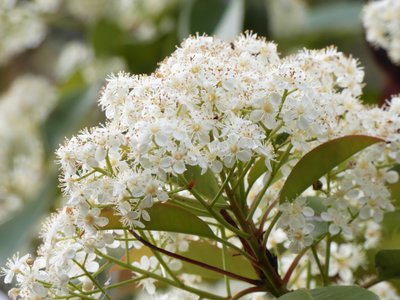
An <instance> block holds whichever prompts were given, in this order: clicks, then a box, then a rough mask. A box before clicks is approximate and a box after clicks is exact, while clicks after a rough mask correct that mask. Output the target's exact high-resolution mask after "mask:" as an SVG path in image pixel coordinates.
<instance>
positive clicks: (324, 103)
mask: <svg viewBox="0 0 400 300" xmlns="http://www.w3.org/2000/svg"><path fill="white" fill-rule="evenodd" d="M363 76H364V73H363V70H362V68H360V67H359V65H358V62H357V60H355V59H354V58H352V57H347V56H345V55H344V54H343V53H341V52H339V51H337V49H335V48H326V49H323V50H303V51H300V52H298V53H296V54H293V55H291V56H288V57H285V58H281V57H280V56H279V54H278V52H277V47H276V45H275V44H273V43H270V42H266V41H265V40H264V39H262V38H258V37H257V36H255V35H251V34H245V35H241V36H239V37H238V38H237V39H236V40H234V41H232V42H230V43H229V42H224V41H221V40H219V39H217V38H214V37H208V36H197V37H191V38H188V39H187V40H185V41H184V42H183V43H182V45H181V46H180V47H179V48H178V49H177V50H176V51H175V52H174V53H173V54H172V55H171V56H170V57H168V58H166V59H165V60H164V61H163V62H161V63H160V65H159V67H158V69H157V70H156V71H155V72H154V73H153V74H151V75H148V76H147V75H140V76H131V75H129V74H126V73H119V74H117V75H112V76H110V77H109V78H108V83H107V85H106V86H105V87H104V89H103V90H102V93H101V96H100V98H99V103H100V106H101V107H102V108H103V110H104V111H105V114H106V117H107V122H106V123H105V124H104V125H101V126H98V127H96V128H92V129H89V130H84V131H82V132H81V133H80V134H79V135H77V136H74V137H72V138H71V139H69V140H67V141H66V142H65V144H64V145H63V146H62V147H60V148H59V149H58V151H57V155H58V159H59V163H60V165H61V171H62V174H61V177H60V181H61V184H62V189H63V192H64V194H65V197H66V198H67V200H66V201H67V202H66V205H65V207H64V208H63V209H62V210H60V211H59V212H58V213H56V214H54V215H53V216H52V217H51V218H50V219H49V220H48V221H47V222H46V224H45V226H44V229H43V231H42V238H43V244H42V246H41V247H40V248H39V251H38V258H36V259H32V258H31V257H27V256H23V257H22V258H19V257H18V256H16V257H14V259H13V260H10V261H9V263H8V265H7V267H6V268H4V269H3V275H5V280H6V282H7V283H9V282H11V280H12V278H13V277H14V275H15V278H16V281H17V288H15V289H13V290H12V291H11V292H10V295H18V296H19V297H21V298H22V299H33V298H35V297H36V298H35V299H54V298H57V299H67V298H68V299H75V298H76V299H78V298H79V297H81V296H82V295H85V297H89V299H99V298H102V297H106V298H109V296H108V292H109V291H110V290H111V289H113V288H114V287H117V286H118V285H117V284H116V283H113V282H112V281H113V279H112V278H111V276H109V275H107V273H106V276H99V275H100V274H102V273H103V272H104V271H105V270H107V269H108V268H109V266H110V264H111V263H113V264H117V265H119V267H125V268H128V269H129V270H130V271H132V277H131V279H130V281H129V283H133V282H135V283H140V284H141V285H142V286H143V287H144V289H145V290H146V291H147V292H148V293H150V294H152V295H155V294H159V292H158V291H157V289H156V287H155V286H154V284H155V282H156V281H164V282H167V283H168V284H171V285H172V286H175V287H177V288H180V289H183V290H185V291H186V292H189V293H191V294H197V295H200V296H206V297H209V296H210V294H206V295H204V293H203V292H202V290H201V288H200V287H199V284H200V283H199V281H201V278H200V279H199V276H193V274H190V271H187V270H186V271H185V270H184V269H182V264H181V263H180V261H179V258H177V257H176V256H173V255H172V256H171V255H168V253H172V252H179V253H185V251H188V248H190V247H188V245H190V244H191V243H194V242H198V241H197V239H201V238H199V237H193V236H191V235H185V234H176V233H165V232H153V231H150V230H146V224H147V223H148V222H151V221H152V217H151V215H150V213H149V211H150V210H151V208H152V207H153V206H154V205H155V204H159V203H169V202H171V203H173V204H174V205H178V206H179V205H181V206H182V207H186V208H188V205H189V208H190V205H192V204H193V203H196V204H198V205H197V206H192V209H193V210H195V209H196V210H197V211H200V212H202V213H204V211H206V212H208V213H209V215H206V216H201V214H200V218H202V220H204V221H206V222H208V224H209V226H210V227H211V228H212V229H213V232H214V234H215V235H216V236H217V237H219V241H221V240H222V241H223V240H224V239H226V237H227V236H228V237H229V238H228V239H227V240H226V243H228V246H230V247H232V248H233V249H237V250H238V251H241V253H242V252H243V249H242V248H246V247H245V245H246V242H243V239H240V238H238V236H239V237H240V232H239V231H238V230H237V227H235V226H233V225H232V224H233V223H235V218H237V221H238V222H239V223H240V229H241V230H243V231H244V232H245V233H244V234H246V230H247V229H248V228H247V227H246V226H247V225H248V226H249V228H250V229H249V230H251V228H253V227H254V228H260V232H261V233H262V234H263V232H267V233H268V235H267V236H266V237H265V243H266V244H267V245H268V247H270V250H273V251H274V252H276V253H279V254H280V255H279V259H277V265H278V266H277V268H276V272H277V274H278V273H281V272H285V271H287V270H288V268H289V263H288V262H289V261H290V260H291V259H293V253H299V252H301V251H304V250H307V249H309V248H310V247H311V246H312V245H315V248H316V249H314V250H315V257H314V258H312V257H309V258H308V260H307V262H308V261H309V262H310V263H313V264H315V259H318V258H319V257H320V258H321V259H324V257H323V256H324V251H323V248H324V247H325V248H326V247H330V248H331V249H332V256H331V258H330V260H331V261H332V262H331V265H332V268H331V270H330V272H331V273H329V275H330V276H337V278H338V282H343V283H353V276H352V272H353V271H354V270H357V269H358V268H359V267H361V266H362V261H363V256H362V255H359V256H358V257H359V259H360V261H358V260H357V261H356V260H354V259H353V257H352V255H351V253H352V251H358V252H357V253H362V252H363V250H362V248H361V247H359V245H357V244H356V243H354V244H353V243H352V241H356V240H360V243H365V245H373V244H374V243H376V238H375V236H376V235H374V234H373V232H374V230H375V231H376V230H377V229H376V227H378V228H379V225H378V223H379V222H381V221H382V217H383V213H384V212H386V211H391V210H393V209H394V207H393V205H392V203H391V200H390V197H391V196H390V191H389V189H388V187H387V185H388V184H391V183H395V182H397V180H398V174H397V172H395V171H393V170H392V166H393V164H394V163H396V162H397V163H398V162H400V156H399V155H398V153H399V151H398V149H399V145H400V144H399V134H398V130H399V128H400V117H399V113H400V98H399V97H394V98H393V99H392V100H391V104H390V105H389V104H388V105H387V106H385V107H384V108H371V107H365V106H363V105H362V104H361V102H360V99H359V97H360V95H361V93H362V85H363ZM358 134H363V135H371V136H377V137H380V138H382V139H384V140H385V141H386V143H380V144H377V145H374V146H372V147H369V148H368V149H366V150H365V151H363V152H361V153H360V154H358V155H356V156H354V157H353V158H352V159H351V160H349V161H348V162H346V164H345V165H344V166H341V167H337V168H336V169H334V170H333V171H332V172H331V174H330V176H329V178H325V177H324V178H322V179H321V181H320V182H318V184H317V185H316V186H315V187H314V188H309V189H308V190H306V191H305V192H304V193H303V194H302V195H300V196H299V197H298V198H297V199H295V200H294V201H292V202H285V203H283V204H281V205H277V201H276V199H278V198H279V192H280V189H281V188H282V185H283V183H284V182H285V180H286V178H287V177H288V175H289V174H290V172H291V170H292V168H293V166H294V165H295V164H296V162H297V161H298V160H299V159H300V158H301V157H302V156H304V154H306V153H308V151H310V150H311V149H313V148H314V147H316V146H318V145H320V144H322V143H324V142H326V141H329V140H332V139H335V138H338V137H342V136H346V135H358ZM260 161H261V162H262V164H263V165H262V167H263V168H264V171H263V175H262V176H261V177H260V178H259V179H258V180H256V181H255V182H254V183H252V185H249V184H247V182H248V181H247V180H246V179H247V178H248V176H249V170H251V168H252V166H254V165H255V164H256V163H257V162H260ZM193 169H196V170H198V171H199V173H200V174H202V175H203V176H209V177H212V178H214V179H215V181H216V182H217V184H218V186H220V187H221V193H220V195H215V196H216V198H215V199H216V200H215V202H214V201H212V203H211V204H210V203H207V202H204V199H203V198H202V197H201V195H200V194H199V193H198V192H197V191H201V190H202V189H204V190H206V189H208V188H209V187H208V186H196V189H193V187H192V186H191V183H190V182H187V179H186V177H185V175H186V174H187V173H188V172H190V171H192V170H193ZM235 176H236V177H235ZM232 178H236V180H237V181H232ZM238 186H239V187H238ZM240 189H242V190H243V191H245V192H243V193H241V192H237V193H236V192H235V191H237V190H240ZM231 193H232V194H233V195H232V194H231ZM238 195H240V196H241V197H242V198H241V199H239V200H238V201H239V202H240V201H241V205H242V213H243V214H244V218H246V222H240V220H241V219H240V218H241V217H243V216H242V215H241V213H240V212H238V211H237V210H235V206H234V205H235V203H234V200H232V199H237V197H238ZM217 196H220V197H222V199H223V201H225V202H226V203H228V204H229V206H227V208H226V209H229V208H230V209H232V211H231V214H229V213H227V212H226V211H225V212H224V211H223V210H222V211H217V210H215V209H214V207H215V206H214V205H215V203H216V201H217V200H218V197H217ZM316 198H318V201H319V203H321V205H320V206H319V207H315V205H314V204H313V201H311V200H312V199H316ZM211 200H212V199H211ZM188 203H189V204H188ZM193 205H194V204H193ZM199 205H200V207H201V206H203V208H200V209H199ZM105 210H108V211H110V210H111V211H112V212H113V214H111V215H110V214H105V213H104V212H105ZM232 216H234V217H232ZM224 220H225V221H224ZM116 221H118V223H119V224H120V227H119V228H118V229H114V230H113V228H112V227H111V226H109V227H107V226H108V225H110V223H113V224H114V223H115V222H116ZM227 223H228V224H227ZM249 224H250V225H249ZM229 225H230V226H229ZM252 226H253V227H252ZM367 227H368V228H369V232H371V234H370V235H367V240H362V239H360V233H362V232H363V230H365V228H367ZM321 228H326V232H325V233H324V234H325V235H329V237H330V238H331V239H332V238H334V237H335V236H339V235H340V236H341V240H340V244H338V243H336V242H331V241H329V242H326V243H324V242H321ZM247 233H249V232H247ZM369 236H370V237H371V238H369ZM268 238H269V240H268ZM228 240H229V241H228ZM267 240H268V241H267ZM143 241H144V243H143ZM343 241H344V242H343ZM241 242H242V244H240V243H241ZM255 242H257V240H256V241H255ZM149 243H150V244H152V245H153V248H152V249H154V247H155V248H157V249H161V248H163V249H168V251H164V252H161V253H157V252H155V253H154V252H150V253H148V252H146V251H144V250H143V255H140V256H139V257H136V259H134V258H131V259H129V253H130V251H131V250H138V249H144V248H146V247H143V246H144V245H145V246H148V245H149ZM210 243H213V244H215V245H217V243H215V242H210ZM218 245H219V244H218ZM225 246H226V245H225ZM319 247H320V248H321V249H319ZM244 250H246V249H244ZM156 253H157V254H156ZM353 253H354V252H353ZM118 255H119V257H120V258H121V257H123V256H124V255H125V256H124V257H123V258H121V259H120V260H118V259H115V258H113V257H115V256H118ZM264 255H265V253H264ZM343 262H348V263H347V264H346V263H343ZM304 263H306V262H304ZM314 266H315V265H314ZM315 267H316V266H315ZM304 269H306V268H299V275H298V276H296V280H294V281H292V282H288V283H287V284H289V286H293V287H301V285H302V283H303V282H304V280H305V279H304V278H305V276H304V274H305V273H304V272H303V270H304ZM311 270H312V276H315V278H317V277H318V276H317V271H318V269H317V268H316V269H315V270H316V271H315V270H314V267H313V268H312V269H311ZM313 282H314V283H313V284H314V285H315V282H316V279H313ZM303 287H304V286H303ZM15 297H16V296H15ZM216 299H220V298H218V297H217V296H216Z"/></svg>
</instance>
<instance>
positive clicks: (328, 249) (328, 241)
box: [324, 233, 331, 286]
mask: <svg viewBox="0 0 400 300" xmlns="http://www.w3.org/2000/svg"><path fill="white" fill-rule="evenodd" d="M330 258H331V235H330V234H329V233H328V234H327V236H326V252H325V269H324V278H325V281H324V286H328V285H329V263H330Z"/></svg>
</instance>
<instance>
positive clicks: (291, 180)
mask: <svg viewBox="0 0 400 300" xmlns="http://www.w3.org/2000/svg"><path fill="white" fill-rule="evenodd" d="M378 142H383V140H382V139H379V138H376V137H371V136H365V135H351V136H345V137H341V138H337V139H334V140H331V141H329V142H326V143H324V144H322V145H319V146H318V147H316V148H314V149H313V150H311V151H310V152H308V153H307V154H306V155H304V156H303V157H302V158H301V159H300V160H299V162H298V163H297V164H296V165H295V166H294V168H293V170H292V172H291V173H290V175H289V177H288V178H287V180H286V182H285V184H284V185H283V187H282V190H281V193H280V198H279V201H280V202H281V203H282V202H284V201H293V200H294V199H295V198H296V197H298V196H299V195H300V194H301V193H302V192H304V191H305V190H306V189H307V188H308V187H309V186H311V185H312V184H313V183H314V182H316V181H317V180H318V179H320V178H321V177H322V176H323V175H325V174H326V173H328V172H329V171H331V170H332V169H333V168H334V167H336V166H337V165H339V164H340V163H342V162H344V161H345V160H346V159H348V158H350V157H351V156H352V155H354V154H355V153H357V152H359V151H361V150H363V149H364V148H366V147H368V146H370V145H373V144H375V143H378Z"/></svg>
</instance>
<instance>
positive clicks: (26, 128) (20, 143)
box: [0, 75, 56, 222]
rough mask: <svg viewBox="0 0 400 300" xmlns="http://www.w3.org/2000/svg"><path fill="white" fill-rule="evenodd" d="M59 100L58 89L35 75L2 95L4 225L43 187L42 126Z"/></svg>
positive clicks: (0, 205) (0, 199) (0, 196)
mask: <svg viewBox="0 0 400 300" xmlns="http://www.w3.org/2000/svg"><path fill="white" fill-rule="evenodd" d="M26 91H29V93H28V94H27V92H26ZM55 101H56V91H55V89H54V87H53V86H52V85H51V84H50V83H49V82H48V81H47V80H45V79H44V78H41V77H37V76H34V75H24V76H22V77H19V78H18V79H16V80H15V81H14V82H13V84H12V85H11V87H10V88H9V89H8V91H7V92H6V93H4V94H3V95H1V96H0V140H1V147H0V220H1V222H2V221H5V219H6V217H10V216H11V212H12V211H15V210H17V209H18V208H20V207H21V206H22V205H23V203H24V202H26V201H27V200H29V199H30V198H31V197H33V196H34V195H35V193H36V192H37V191H38V188H39V187H40V186H41V184H40V183H41V180H42V176H43V171H44V170H43V165H44V157H43V155H44V153H43V144H42V142H41V137H40V132H39V126H40V124H41V123H42V122H43V121H44V120H45V118H46V116H47V114H48V113H49V112H50V110H51V109H52V108H53V106H54V104H55Z"/></svg>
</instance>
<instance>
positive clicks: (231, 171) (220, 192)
mask: <svg viewBox="0 0 400 300" xmlns="http://www.w3.org/2000/svg"><path fill="white" fill-rule="evenodd" d="M235 168H236V163H235V164H234V166H233V167H232V169H231V170H230V171H229V174H228V176H227V177H226V179H225V181H224V183H223V184H222V186H221V187H220V189H219V190H218V192H217V194H216V195H215V196H214V199H213V200H212V201H211V203H210V205H209V208H211V209H212V207H213V206H214V204H215V203H217V201H218V199H219V197H221V195H222V193H223V192H224V190H225V188H226V186H227V185H228V183H229V180H230V179H231V178H232V175H233V173H234V172H235Z"/></svg>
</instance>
